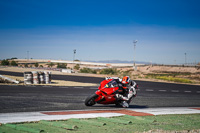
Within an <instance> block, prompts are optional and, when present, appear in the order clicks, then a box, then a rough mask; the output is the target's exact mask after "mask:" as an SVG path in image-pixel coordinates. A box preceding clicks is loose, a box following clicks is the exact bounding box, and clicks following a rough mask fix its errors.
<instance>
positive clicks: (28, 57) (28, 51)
mask: <svg viewBox="0 0 200 133" xmlns="http://www.w3.org/2000/svg"><path fill="white" fill-rule="evenodd" d="M27 61H29V51H27Z"/></svg>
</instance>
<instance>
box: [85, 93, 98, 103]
mask: <svg viewBox="0 0 200 133" xmlns="http://www.w3.org/2000/svg"><path fill="white" fill-rule="evenodd" d="M97 97H98V95H97V94H93V95H91V96H89V97H87V98H86V99H85V105H86V106H92V105H94V104H96V102H95V99H96V98H97Z"/></svg>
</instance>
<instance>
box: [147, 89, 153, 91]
mask: <svg viewBox="0 0 200 133" xmlns="http://www.w3.org/2000/svg"><path fill="white" fill-rule="evenodd" d="M146 91H154V90H151V89H146Z"/></svg>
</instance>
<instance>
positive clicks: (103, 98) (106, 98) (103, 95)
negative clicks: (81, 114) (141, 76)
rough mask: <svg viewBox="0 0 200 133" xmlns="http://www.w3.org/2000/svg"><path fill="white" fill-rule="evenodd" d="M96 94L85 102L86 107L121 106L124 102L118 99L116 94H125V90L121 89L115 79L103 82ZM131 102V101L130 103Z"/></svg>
mask: <svg viewBox="0 0 200 133" xmlns="http://www.w3.org/2000/svg"><path fill="white" fill-rule="evenodd" d="M98 89H99V90H97V91H96V92H95V94H93V95H91V96H89V97H87V98H86V100H85V105H86V106H92V105H94V104H96V103H98V104H116V105H121V102H122V100H118V99H117V98H116V93H121V94H123V93H124V92H123V90H121V89H119V86H118V83H117V82H116V80H114V79H108V80H103V81H102V82H101V83H100V86H99V88H98ZM129 102H130V101H129Z"/></svg>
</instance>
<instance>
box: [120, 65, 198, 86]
mask: <svg viewBox="0 0 200 133" xmlns="http://www.w3.org/2000/svg"><path fill="white" fill-rule="evenodd" d="M118 70H119V71H120V74H121V75H123V76H125V75H129V76H130V77H131V78H132V79H137V80H150V81H156V82H173V83H186V84H200V66H198V67H197V66H196V67H194V66H153V65H150V66H138V67H137V70H134V69H133V68H119V69H118Z"/></svg>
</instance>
